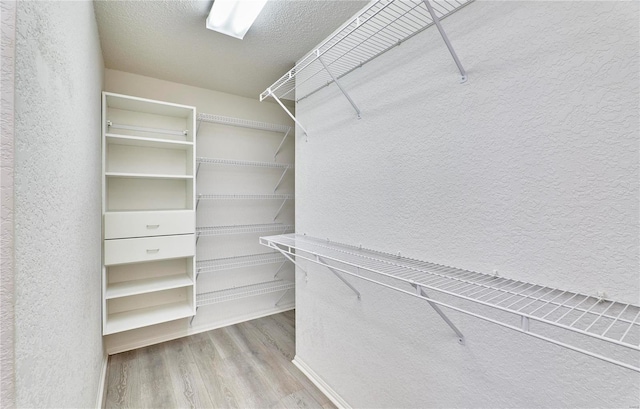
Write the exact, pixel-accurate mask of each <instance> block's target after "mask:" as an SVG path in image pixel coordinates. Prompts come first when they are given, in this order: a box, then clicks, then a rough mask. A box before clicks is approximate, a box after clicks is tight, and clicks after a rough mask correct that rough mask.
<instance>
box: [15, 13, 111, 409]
mask: <svg viewBox="0 0 640 409" xmlns="http://www.w3.org/2000/svg"><path fill="white" fill-rule="evenodd" d="M16 27H17V36H16V37H17V43H16V82H15V86H16V88H15V93H16V106H15V291H16V292H15V371H16V372H15V377H16V378H15V383H16V404H17V406H18V407H30V408H35V407H60V408H62V407H65V408H70V407H92V406H94V405H95V404H96V397H97V395H98V391H99V383H100V377H101V370H102V363H103V357H104V352H103V346H102V337H101V319H100V306H101V302H100V264H101V263H100V258H101V244H100V229H101V224H100V168H101V166H100V161H101V154H100V149H101V148H100V147H101V144H100V92H101V88H102V79H103V62H102V54H101V51H100V42H99V40H98V30H97V26H96V22H95V17H94V13H93V3H92V2H91V1H75V2H18V3H17V24H16Z"/></svg>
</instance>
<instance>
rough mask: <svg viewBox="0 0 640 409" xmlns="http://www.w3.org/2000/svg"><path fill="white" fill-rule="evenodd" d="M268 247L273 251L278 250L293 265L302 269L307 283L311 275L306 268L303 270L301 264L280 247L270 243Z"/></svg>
mask: <svg viewBox="0 0 640 409" xmlns="http://www.w3.org/2000/svg"><path fill="white" fill-rule="evenodd" d="M267 247H270V248H272V249H275V250H278V251H279V252H280V254H282V255H283V256H285V257H286V258H287V260H289V261H290V262H292V263H293V265H294V266H296V267H298V268H299V269H300V271H302V272H303V273H304V279H305V281H306V280H307V279H308V278H309V274H307V271H306V270H305V269H304V268H302V266H300V264H298V263H297V262H296V261H295V260H294V259H293V258H291V256H290V255H289V254H288V253H287V252H286V251H284V250H282V249H281V248H280V247H278V246H277V245H275V244H273V243H269V245H268V246H267Z"/></svg>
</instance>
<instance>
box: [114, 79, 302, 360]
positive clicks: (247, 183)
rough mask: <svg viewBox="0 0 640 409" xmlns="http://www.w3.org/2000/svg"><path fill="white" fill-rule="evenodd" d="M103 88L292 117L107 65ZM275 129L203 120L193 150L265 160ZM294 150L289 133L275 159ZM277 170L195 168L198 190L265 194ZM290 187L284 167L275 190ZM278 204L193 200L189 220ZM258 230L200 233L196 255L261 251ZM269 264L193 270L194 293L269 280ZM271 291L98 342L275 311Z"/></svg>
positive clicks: (159, 337) (270, 106)
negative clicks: (193, 216) (196, 203)
mask: <svg viewBox="0 0 640 409" xmlns="http://www.w3.org/2000/svg"><path fill="white" fill-rule="evenodd" d="M105 90H106V91H110V92H116V93H121V94H126V95H134V96H138V97H143V98H151V99H157V100H161V101H169V102H174V103H178V104H186V105H192V106H195V107H196V108H197V111H198V112H199V113H208V114H217V115H224V116H230V117H236V118H244V119H250V120H254V121H263V122H269V123H275V124H284V125H290V126H292V125H293V121H292V120H291V119H290V118H289V117H288V116H287V115H286V113H285V112H284V111H283V110H282V109H281V108H280V107H279V106H278V105H277V104H275V103H266V102H265V103H260V101H259V100H258V96H257V95H256V97H255V98H253V99H250V98H245V97H241V96H237V95H231V94H227V93H223V92H218V91H213V90H209V89H204V88H198V87H193V86H189V85H184V84H178V83H175V82H169V81H163V80H158V79H155V78H150V77H145V76H141V75H136V74H131V73H127V72H123V71H117V70H111V69H107V70H106V71H105ZM282 136H283V135H281V134H269V133H259V132H258V133H257V132H255V131H252V130H247V129H244V128H231V127H223V126H219V125H213V124H206V123H203V124H202V125H201V127H200V130H199V131H198V138H197V145H196V150H197V153H196V156H198V157H214V158H215V157H221V158H231V159H245V160H255V161H264V162H270V161H272V160H273V153H274V152H275V150H276V148H277V147H278V145H279V143H280V140H281V139H282ZM294 156H295V150H294V138H293V137H288V138H287V140H286V142H285V144H284V145H283V147H282V150H281V152H280V154H279V155H278V162H281V163H293V160H294ZM279 177H280V172H279V171H277V170H275V171H273V170H263V169H258V168H255V169H251V168H242V169H239V168H236V169H230V168H229V167H224V166H206V165H205V166H202V167H201V168H200V171H199V173H198V193H208V194H217V193H247V194H250V193H254V194H269V193H272V192H273V191H272V189H273V187H274V186H275V184H276V182H277V181H278V179H279ZM293 188H294V176H293V173H292V172H288V174H287V176H286V177H285V178H284V179H283V182H282V185H281V186H280V188H279V189H278V193H292V192H293ZM279 206H280V203H279V202H277V201H271V202H270V203H264V202H261V201H247V202H245V203H243V202H236V203H233V202H224V203H223V202H214V201H202V202H200V204H199V206H198V212H197V225H198V226H212V225H233V224H258V223H270V222H271V220H272V218H273V216H274V215H275V212H276V211H277V209H278V207H279ZM293 211H294V205H293V203H288V204H287V206H285V207H284V209H283V211H282V214H281V215H280V217H279V218H278V220H277V221H278V222H280V223H285V224H292V223H293V221H294V214H293ZM258 237H259V236H258V235H257V234H254V235H244V234H243V235H235V236H224V237H222V236H221V237H202V238H200V240H199V241H198V248H197V256H198V257H200V258H202V259H208V258H219V257H230V256H236V255H247V254H255V253H266V252H268V251H269V250H268V249H266V248H264V247H262V246H260V245H259V243H258ZM277 268H278V265H277V264H274V265H268V266H259V267H252V268H244V269H234V270H229V271H226V272H216V273H205V274H201V275H200V277H199V278H198V282H197V292H198V293H203V292H207V291H214V290H218V289H221V288H225V287H229V286H232V285H236V286H238V285H245V284H252V283H256V282H264V281H270V280H272V279H273V275H274V273H275V272H276V270H277ZM292 276H293V267H292V266H287V267H286V268H285V271H283V272H282V273H281V274H280V275H279V277H280V278H285V279H286V278H289V279H291V278H292ZM279 296H280V294H267V295H264V296H259V297H251V298H246V299H241V300H237V301H233V302H227V303H220V304H214V305H211V306H207V307H202V308H199V309H198V313H197V315H196V317H195V318H194V320H193V322H192V324H191V325H190V324H189V321H190V320H189V319H183V320H176V321H171V322H168V323H163V324H159V325H154V326H150V327H145V328H141V329H137V330H132V331H126V332H123V333H119V334H113V335H109V336H107V337H105V345H106V348H107V351H108V352H109V353H114V352H119V351H122V350H127V349H132V348H136V347H139V346H142V345H149V344H152V343H156V342H162V341H165V340H167V339H174V338H178V337H182V336H186V335H189V334H193V333H197V332H202V331H206V330H209V329H211V328H216V327H221V326H226V325H230V324H233V323H236V322H239V321H244V320H248V319H253V318H256V317H257V316H260V315H265V314H271V313H274V312H277V311H279V310H280V308H278V307H274V304H275V302H276V301H277V299H278V297H279ZM287 297H288V298H287V299H285V300H283V303H282V305H283V306H284V307H286V306H287V304H290V303H289V301H293V295H292V294H289V295H288V296H287Z"/></svg>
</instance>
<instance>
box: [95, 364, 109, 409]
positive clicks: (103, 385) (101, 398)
mask: <svg viewBox="0 0 640 409" xmlns="http://www.w3.org/2000/svg"><path fill="white" fill-rule="evenodd" d="M108 363H109V355H107V354H104V357H103V358H102V369H101V371H100V381H99V382H100V383H99V384H98V397H97V398H96V406H95V407H96V408H98V409H102V408H104V405H105V399H106V397H107V364H108Z"/></svg>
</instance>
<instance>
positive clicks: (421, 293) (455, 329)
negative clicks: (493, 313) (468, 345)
mask: <svg viewBox="0 0 640 409" xmlns="http://www.w3.org/2000/svg"><path fill="white" fill-rule="evenodd" d="M411 285H412V286H413V288H415V289H416V293H417V294H418V295H419V296H421V297H423V298H424V299H425V301H426V302H428V303H429V305H430V306H431V308H433V309H434V311H435V312H437V313H438V315H439V316H440V318H442V319H443V320H444V322H446V323H447V325H449V327H451V329H452V330H453V332H455V333H456V335H457V336H458V342H459V343H460V345H464V335H463V334H462V332H461V331H460V330H459V329H458V327H456V326H455V324H454V323H453V322H451V320H450V319H449V317H447V315H446V314H445V313H444V312H443V311H442V310H441V309H440V307H438V305H437V304H435V303H433V302H432V301H431V297H429V295H428V294H427V293H426V291H424V288H422V287H421V286H419V285H418V284H411Z"/></svg>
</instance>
